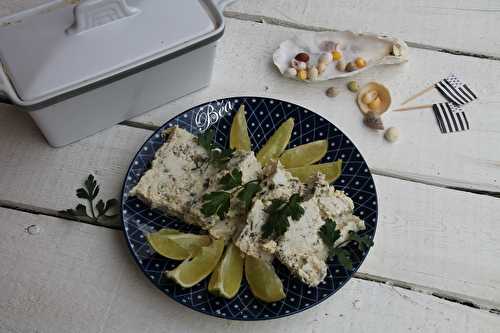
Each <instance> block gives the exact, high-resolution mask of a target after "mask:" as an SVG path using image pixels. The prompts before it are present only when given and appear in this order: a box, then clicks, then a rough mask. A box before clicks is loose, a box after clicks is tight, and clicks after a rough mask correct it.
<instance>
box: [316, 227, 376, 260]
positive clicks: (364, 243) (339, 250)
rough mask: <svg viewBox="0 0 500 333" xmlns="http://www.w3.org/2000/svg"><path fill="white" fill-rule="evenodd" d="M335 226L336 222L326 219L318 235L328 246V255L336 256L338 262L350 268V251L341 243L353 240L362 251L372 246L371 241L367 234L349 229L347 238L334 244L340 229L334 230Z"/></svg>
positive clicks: (338, 236)
mask: <svg viewBox="0 0 500 333" xmlns="http://www.w3.org/2000/svg"><path fill="white" fill-rule="evenodd" d="M336 227H337V224H336V223H335V221H333V220H331V219H327V220H326V221H325V224H323V225H322V226H321V228H320V229H319V232H318V233H319V236H320V237H321V239H322V240H323V242H324V243H325V245H326V246H327V247H328V257H330V258H334V257H337V260H338V261H339V264H341V265H342V266H343V267H344V268H345V269H348V270H352V268H353V265H352V260H351V257H350V255H351V253H350V252H349V250H348V249H346V248H344V247H342V245H344V244H346V243H348V242H350V241H355V242H357V243H358V249H359V250H360V251H364V250H366V249H368V248H369V247H371V246H373V241H372V240H371V239H370V238H369V237H368V236H367V235H365V236H360V235H359V234H357V233H356V232H354V231H352V230H351V231H349V237H348V238H347V240H345V241H344V242H342V243H341V244H339V245H337V246H335V242H336V241H337V240H338V239H339V238H340V231H339V230H335V228H336Z"/></svg>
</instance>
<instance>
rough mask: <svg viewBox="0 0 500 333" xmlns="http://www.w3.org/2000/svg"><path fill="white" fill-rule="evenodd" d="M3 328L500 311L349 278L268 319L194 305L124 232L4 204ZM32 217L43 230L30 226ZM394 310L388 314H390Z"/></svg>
mask: <svg viewBox="0 0 500 333" xmlns="http://www.w3.org/2000/svg"><path fill="white" fill-rule="evenodd" d="M0 220H1V221H2V223H0V249H1V251H0V253H1V254H0V263H1V266H2V269H1V270H0V275H1V279H0V289H1V290H2V293H0V331H2V332H40V333H43V332H69V331H71V332H83V331H85V332H121V333H126V332H138V331H144V332H149V333H153V332H165V331H167V332H221V331H231V332H254V331H256V330H258V331H261V332H304V331H306V330H307V331H309V332H324V331H326V330H329V329H331V328H332V327H335V328H336V329H337V330H339V331H342V332H343V331H348V330H349V331H355V332H386V331H394V332H402V331H407V330H408V331H410V330H411V331H413V330H419V331H424V332H429V331H433V332H445V331H446V332H448V331H453V332H457V333H458V332H470V331H480V332H496V331H497V328H498V325H499V324H500V316H498V315H495V314H492V313H489V312H487V311H484V310H477V309H473V308H471V307H466V306H462V305H459V304H456V303H451V302H448V301H444V300H442V299H439V298H436V297H433V296H429V295H426V294H422V293H417V292H413V291H409V290H405V289H400V288H397V287H391V286H388V285H384V284H380V283H375V282H370V281H363V280H358V279H353V280H351V281H350V282H349V283H348V284H347V285H346V286H345V287H344V288H343V289H342V290H341V291H340V292H338V293H337V294H336V295H335V296H333V297H332V298H331V299H329V300H328V301H326V302H324V303H322V304H320V305H319V306H317V307H315V308H313V309H311V310H308V311H305V312H303V313H301V314H298V315H294V316H292V317H288V318H283V319H278V320H273V321H266V322H231V321H224V320H221V319H216V318H212V317H208V316H205V315H203V314H199V313H197V312H194V311H191V310H189V309H187V308H185V307H183V306H181V305H179V304H176V303H174V302H173V301H171V300H170V299H169V298H168V297H167V296H165V295H164V294H163V293H162V292H160V291H159V290H157V289H156V288H155V287H154V286H153V285H152V284H151V283H150V282H149V281H148V280H147V279H146V278H145V277H144V275H143V274H142V273H141V272H140V271H139V270H138V269H137V267H136V266H135V264H134V262H133V260H132V259H131V258H130V257H129V253H128V249H127V248H126V246H125V243H124V241H123V236H122V234H121V232H119V231H114V230H111V229H106V228H100V227H95V226H91V225H86V224H82V223H77V222H71V221H66V220H61V219H56V218H51V217H46V216H37V215H33V214H29V213H23V212H19V211H13V210H8V209H4V208H0ZM30 225H36V226H38V228H39V229H40V232H39V233H38V234H33V235H32V234H29V233H27V232H26V230H25V229H26V227H28V226H30ZM388 319H389V320H388Z"/></svg>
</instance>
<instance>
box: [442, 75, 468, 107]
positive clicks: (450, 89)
mask: <svg viewBox="0 0 500 333" xmlns="http://www.w3.org/2000/svg"><path fill="white" fill-rule="evenodd" d="M436 89H437V90H438V91H439V92H440V93H441V95H443V96H444V97H445V98H446V99H447V100H448V101H450V102H451V103H454V104H456V105H465V104H467V103H469V102H472V101H473V100H475V99H477V96H476V94H474V92H473V91H472V90H470V88H469V87H468V86H467V85H466V84H465V83H463V82H462V81H460V80H459V79H458V78H457V77H456V76H455V74H450V75H449V76H448V77H446V78H444V79H442V80H441V81H439V82H438V83H436Z"/></svg>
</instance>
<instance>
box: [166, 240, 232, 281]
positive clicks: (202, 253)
mask: <svg viewBox="0 0 500 333" xmlns="http://www.w3.org/2000/svg"><path fill="white" fill-rule="evenodd" d="M223 250H224V240H222V239H216V240H212V243H211V244H210V245H208V246H203V247H201V248H200V249H199V250H198V252H197V253H196V254H195V255H194V256H193V257H191V258H188V259H186V260H184V261H183V262H182V263H181V264H180V265H179V266H177V267H176V268H175V269H173V270H171V271H165V274H166V275H167V277H168V278H170V279H173V280H174V281H175V282H177V283H178V284H179V285H180V286H181V287H183V288H189V287H192V286H194V285H195V284H197V283H198V282H200V281H201V280H203V279H204V278H206V277H207V276H208V275H209V274H210V273H212V271H213V270H214V269H215V266H217V263H218V262H219V260H220V257H221V256H222V251H223Z"/></svg>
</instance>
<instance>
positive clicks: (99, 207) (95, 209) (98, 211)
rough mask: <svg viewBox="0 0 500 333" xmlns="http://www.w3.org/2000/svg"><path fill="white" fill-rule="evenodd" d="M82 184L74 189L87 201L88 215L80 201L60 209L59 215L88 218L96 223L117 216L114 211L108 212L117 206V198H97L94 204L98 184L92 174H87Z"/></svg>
mask: <svg viewBox="0 0 500 333" xmlns="http://www.w3.org/2000/svg"><path fill="white" fill-rule="evenodd" d="M83 185H84V186H83V187H81V188H78V189H77V190H76V196H77V197H78V198H80V199H84V200H86V201H87V203H88V207H89V210H90V215H89V214H88V213H87V206H86V205H84V204H81V203H80V204H78V205H76V207H75V208H74V209H66V210H62V211H60V212H59V213H60V214H61V215H63V216H67V217H74V218H88V219H90V220H91V221H92V222H93V223H96V224H99V223H102V222H103V221H104V220H107V219H111V218H114V217H116V216H118V214H116V213H110V211H111V210H113V208H116V207H117V206H118V200H116V199H109V200H107V201H106V202H104V201H103V200H102V199H99V200H98V201H97V203H96V204H95V205H94V200H95V199H97V195H98V194H99V185H97V181H96V180H95V178H94V176H93V175H88V177H87V179H86V180H85V182H84V183H83Z"/></svg>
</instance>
